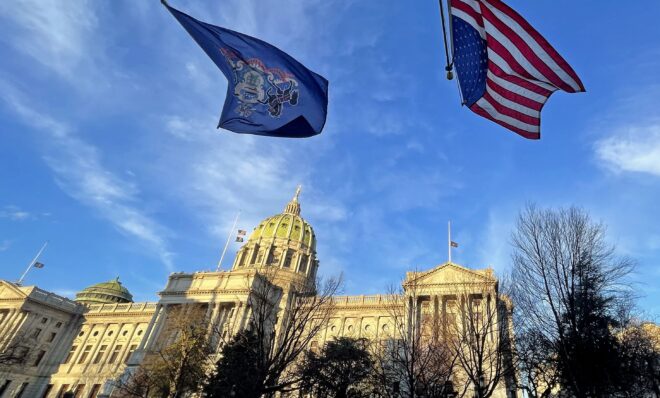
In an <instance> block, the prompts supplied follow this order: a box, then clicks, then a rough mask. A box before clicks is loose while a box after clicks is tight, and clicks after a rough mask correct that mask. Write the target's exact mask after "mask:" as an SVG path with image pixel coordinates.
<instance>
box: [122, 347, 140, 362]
mask: <svg viewBox="0 0 660 398" xmlns="http://www.w3.org/2000/svg"><path fill="white" fill-rule="evenodd" d="M136 348H137V344H131V346H130V347H128V353H127V354H126V358H124V363H128V360H129V358H130V357H131V354H133V352H134V351H135V349H136Z"/></svg>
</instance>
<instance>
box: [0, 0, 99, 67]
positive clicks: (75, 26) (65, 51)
mask: <svg viewBox="0 0 660 398" xmlns="http://www.w3.org/2000/svg"><path fill="white" fill-rule="evenodd" d="M0 18H2V20H4V21H5V23H6V24H7V25H9V28H11V29H12V31H13V33H14V34H12V35H10V36H5V37H6V39H11V41H10V42H9V44H10V45H12V46H13V47H14V48H15V49H16V50H17V51H19V52H22V53H24V54H26V55H27V56H29V57H31V58H32V59H33V60H35V61H37V62H39V63H41V64H42V65H43V66H44V67H46V68H49V69H51V70H53V71H54V72H56V73H58V74H60V75H62V76H63V77H66V78H74V77H76V75H77V74H78V73H79V72H80V68H86V69H87V70H91V69H92V68H91V66H92V65H90V63H91V62H92V61H91V60H92V56H93V55H94V54H95V53H96V52H90V51H85V50H86V49H87V48H89V46H90V45H93V37H92V36H91V34H90V33H91V32H92V31H93V30H94V29H95V27H96V26H97V23H98V21H97V18H96V15H95V13H94V11H93V9H92V7H91V6H90V4H89V3H88V2H87V1H75V2H73V1H71V2H61V1H57V0H23V1H17V2H6V1H5V2H0Z"/></svg>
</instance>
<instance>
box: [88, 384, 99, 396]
mask: <svg viewBox="0 0 660 398" xmlns="http://www.w3.org/2000/svg"><path fill="white" fill-rule="evenodd" d="M100 390H101V385H100V384H94V385H93V386H92V391H90V392H89V396H88V398H96V397H97V396H98V395H99V391H100Z"/></svg>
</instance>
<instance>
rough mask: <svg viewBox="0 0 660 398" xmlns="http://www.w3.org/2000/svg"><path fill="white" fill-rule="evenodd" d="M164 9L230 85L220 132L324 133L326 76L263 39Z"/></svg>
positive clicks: (290, 135) (274, 134) (306, 135)
mask: <svg viewBox="0 0 660 398" xmlns="http://www.w3.org/2000/svg"><path fill="white" fill-rule="evenodd" d="M163 4H164V5H165V7H167V9H168V10H169V11H170V12H171V13H172V15H174V17H175V18H176V19H177V20H178V21H179V23H180V24H181V25H183V27H184V28H185V29H186V30H187V31H188V33H189V34H190V35H191V36H192V38H193V39H195V41H196V42H197V44H199V46H200V47H202V49H203V50H204V51H205V52H206V54H207V55H208V56H209V57H211V59H212V60H213V62H215V64H216V66H217V67H218V68H220V70H221V71H222V73H223V74H224V75H225V77H226V78H227V80H228V86H227V97H226V99H225V106H224V108H223V109H222V115H221V117H220V123H218V128H220V127H222V128H224V129H227V130H231V131H233V132H236V133H243V134H257V135H267V136H273V137H309V136H312V135H316V134H319V133H320V132H321V130H322V129H323V125H324V124H325V119H326V115H327V109H328V81H327V80H326V79H325V78H324V77H323V76H320V75H318V74H316V73H314V72H312V71H311V70H309V69H307V68H306V67H305V66H303V65H302V64H301V63H300V62H298V61H296V60H295V59H293V58H292V57H291V56H289V55H288V54H286V53H285V52H284V51H282V50H280V49H278V48H276V47H274V46H272V45H270V44H268V43H266V42H264V41H262V40H259V39H256V38H254V37H250V36H247V35H244V34H242V33H238V32H234V31H232V30H229V29H225V28H221V27H219V26H214V25H210V24H207V23H204V22H201V21H198V20H196V19H195V18H193V17H191V16H189V15H187V14H184V13H182V12H181V11H179V10H177V9H174V8H172V7H170V6H169V5H168V4H167V3H166V2H165V1H163Z"/></svg>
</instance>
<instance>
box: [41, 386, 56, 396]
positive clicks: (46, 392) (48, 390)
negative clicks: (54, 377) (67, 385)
mask: <svg viewBox="0 0 660 398" xmlns="http://www.w3.org/2000/svg"><path fill="white" fill-rule="evenodd" d="M52 389H53V385H52V384H49V385H47V386H46V389H45V390H44V393H43V394H41V398H48V394H50V392H51V391H52Z"/></svg>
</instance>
